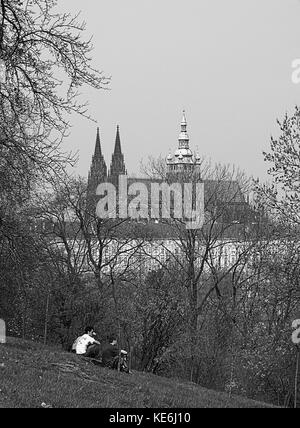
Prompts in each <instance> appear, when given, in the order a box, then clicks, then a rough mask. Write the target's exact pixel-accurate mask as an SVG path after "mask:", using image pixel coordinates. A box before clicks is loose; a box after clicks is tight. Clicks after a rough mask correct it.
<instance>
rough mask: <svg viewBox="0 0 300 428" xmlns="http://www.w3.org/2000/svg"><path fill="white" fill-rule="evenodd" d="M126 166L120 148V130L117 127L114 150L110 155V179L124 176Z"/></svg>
mask: <svg viewBox="0 0 300 428" xmlns="http://www.w3.org/2000/svg"><path fill="white" fill-rule="evenodd" d="M126 174H127V171H126V166H125V161H124V155H123V153H122V148H121V138H120V128H119V126H117V135H116V142H115V150H114V153H113V155H112V160H111V165H110V174H109V175H110V177H112V178H113V179H117V177H119V175H126Z"/></svg>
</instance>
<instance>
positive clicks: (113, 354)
mask: <svg viewBox="0 0 300 428" xmlns="http://www.w3.org/2000/svg"><path fill="white" fill-rule="evenodd" d="M117 343H118V342H117V338H116V336H114V335H112V336H110V337H109V339H108V343H107V344H106V345H104V347H103V350H102V364H103V365H104V366H105V367H108V368H110V369H113V370H120V371H124V372H126V373H129V370H128V366H127V352H126V351H123V350H121V351H120V350H119V348H118V346H117Z"/></svg>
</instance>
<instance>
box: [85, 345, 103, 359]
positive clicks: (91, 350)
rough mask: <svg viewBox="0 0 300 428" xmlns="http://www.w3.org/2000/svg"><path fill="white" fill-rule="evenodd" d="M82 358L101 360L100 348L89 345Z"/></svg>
mask: <svg viewBox="0 0 300 428" xmlns="http://www.w3.org/2000/svg"><path fill="white" fill-rule="evenodd" d="M82 356H83V357H87V358H95V359H96V360H99V359H100V358H101V347H100V345H97V344H94V345H90V346H89V347H88V348H87V350H86V353H85V354H83V355H82Z"/></svg>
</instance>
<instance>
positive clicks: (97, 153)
mask: <svg viewBox="0 0 300 428" xmlns="http://www.w3.org/2000/svg"><path fill="white" fill-rule="evenodd" d="M94 156H95V157H100V156H102V151H101V142H100V130H99V128H97V137H96V145H95V155H94Z"/></svg>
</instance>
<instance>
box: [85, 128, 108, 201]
mask: <svg viewBox="0 0 300 428" xmlns="http://www.w3.org/2000/svg"><path fill="white" fill-rule="evenodd" d="M106 178H107V166H106V163H105V160H104V157H103V154H102V150H101V141H100V131H99V128H97V137H96V144H95V152H94V155H93V158H92V164H91V168H90V172H89V176H88V199H91V198H92V199H94V198H95V196H96V189H97V187H98V185H99V184H100V183H101V182H103V181H104V180H106Z"/></svg>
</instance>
